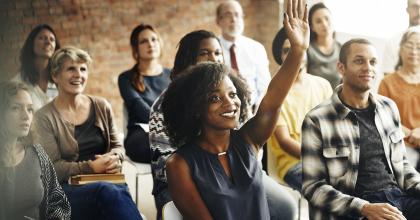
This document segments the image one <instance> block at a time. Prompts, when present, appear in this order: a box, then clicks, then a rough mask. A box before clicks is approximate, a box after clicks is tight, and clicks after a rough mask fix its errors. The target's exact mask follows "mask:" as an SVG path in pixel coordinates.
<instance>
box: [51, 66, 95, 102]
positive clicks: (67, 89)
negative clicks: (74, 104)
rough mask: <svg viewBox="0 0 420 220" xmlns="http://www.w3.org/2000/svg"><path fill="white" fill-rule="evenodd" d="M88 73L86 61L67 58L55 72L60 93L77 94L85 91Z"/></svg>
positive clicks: (54, 75)
mask: <svg viewBox="0 0 420 220" xmlns="http://www.w3.org/2000/svg"><path fill="white" fill-rule="evenodd" d="M88 73H89V71H88V66H87V64H86V63H84V62H75V61H73V60H71V59H70V58H66V59H65V60H64V62H63V64H62V66H61V68H60V70H59V71H58V72H57V73H56V74H53V80H54V82H55V83H56V84H57V87H58V91H59V93H67V94H72V95H77V94H81V93H82V92H83V91H84V89H85V87H86V83H87V79H88Z"/></svg>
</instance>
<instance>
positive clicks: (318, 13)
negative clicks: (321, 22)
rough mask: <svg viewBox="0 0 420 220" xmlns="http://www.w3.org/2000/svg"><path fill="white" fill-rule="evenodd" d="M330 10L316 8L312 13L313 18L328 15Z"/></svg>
mask: <svg viewBox="0 0 420 220" xmlns="http://www.w3.org/2000/svg"><path fill="white" fill-rule="evenodd" d="M330 14H331V13H330V11H329V10H328V9H326V8H320V9H318V10H316V11H315V12H314V14H313V18H319V17H329V16H330Z"/></svg>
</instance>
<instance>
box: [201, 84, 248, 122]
mask: <svg viewBox="0 0 420 220" xmlns="http://www.w3.org/2000/svg"><path fill="white" fill-rule="evenodd" d="M240 108H241V100H240V99H239V97H238V96H237V93H236V88H235V86H234V85H233V83H232V81H231V80H230V79H229V77H227V76H226V77H225V78H224V79H223V80H222V81H221V82H220V85H219V86H217V88H215V89H214V90H213V91H212V93H211V94H210V96H209V97H208V107H207V115H206V118H205V120H204V121H205V122H204V128H205V129H206V128H207V129H213V130H226V129H233V128H235V127H236V126H237V124H238V121H239V116H240Z"/></svg>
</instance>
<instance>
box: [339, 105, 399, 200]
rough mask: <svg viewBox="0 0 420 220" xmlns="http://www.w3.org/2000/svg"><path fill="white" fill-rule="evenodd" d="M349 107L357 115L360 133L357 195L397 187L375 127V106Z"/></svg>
mask: <svg viewBox="0 0 420 220" xmlns="http://www.w3.org/2000/svg"><path fill="white" fill-rule="evenodd" d="M347 107H349V108H350V109H351V110H352V111H353V112H354V113H355V117H356V119H357V122H358V124H359V132H360V140H359V143H360V156H359V169H358V170H359V171H358V176H357V182H356V188H355V194H356V195H357V196H361V195H363V194H364V193H367V192H377V191H379V190H382V189H387V188H391V187H393V186H397V182H396V180H395V178H394V175H393V174H392V172H391V169H390V168H389V166H388V163H387V160H386V156H385V151H384V147H383V144H382V139H381V136H380V134H379V132H378V129H377V128H376V125H375V106H374V105H373V104H370V105H369V107H368V108H365V109H355V108H352V107H350V106H347Z"/></svg>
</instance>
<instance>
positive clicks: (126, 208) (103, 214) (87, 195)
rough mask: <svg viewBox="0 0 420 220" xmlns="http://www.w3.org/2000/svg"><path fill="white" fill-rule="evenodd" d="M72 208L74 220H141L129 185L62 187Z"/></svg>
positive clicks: (99, 183) (98, 184) (102, 183)
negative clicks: (129, 190)
mask: <svg viewBox="0 0 420 220" xmlns="http://www.w3.org/2000/svg"><path fill="white" fill-rule="evenodd" d="M62 187H63V190H64V192H65V193H66V196H67V198H68V199H69V201H70V206H71V219H72V220H84V219H86V220H94V219H98V220H99V219H101V220H106V219H109V220H115V219H124V220H126V219H127V220H141V219H142V217H141V216H140V213H139V210H138V209H137V207H136V205H135V204H134V202H133V200H132V198H131V196H130V193H129V192H128V188H127V185H125V184H124V185H122V184H112V183H106V182H98V183H91V184H86V185H83V186H71V185H68V184H63V185H62Z"/></svg>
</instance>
